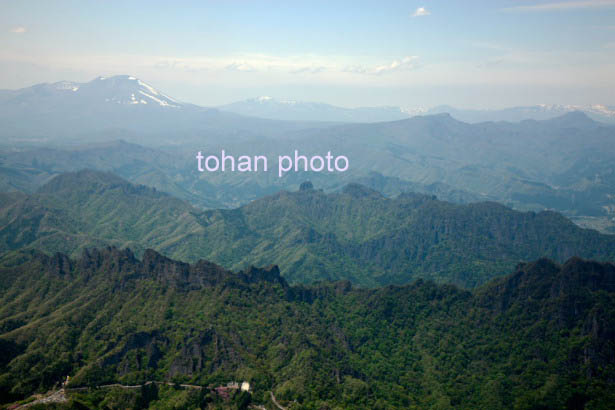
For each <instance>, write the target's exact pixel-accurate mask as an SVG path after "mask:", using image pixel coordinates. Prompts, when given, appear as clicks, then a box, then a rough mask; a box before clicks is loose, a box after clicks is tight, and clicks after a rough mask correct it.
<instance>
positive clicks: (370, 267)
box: [0, 171, 615, 287]
mask: <svg viewBox="0 0 615 410" xmlns="http://www.w3.org/2000/svg"><path fill="white" fill-rule="evenodd" d="M103 244H111V245H116V246H120V247H130V248H132V249H135V251H136V252H137V254H138V255H140V254H141V253H142V252H143V250H144V249H145V248H148V247H151V248H154V249H156V250H158V251H160V252H162V253H164V254H166V255H168V256H170V257H175V258H180V259H183V260H186V261H196V260H198V259H208V260H211V261H213V262H216V263H219V264H220V265H222V266H225V267H228V268H232V269H236V270H238V269H242V268H244V267H245V266H247V265H250V264H253V265H257V266H258V265H261V266H262V265H268V264H271V263H275V264H278V265H279V266H281V269H282V275H283V276H284V277H285V278H286V279H287V280H288V281H289V282H291V283H311V282H314V281H316V280H337V279H349V280H351V281H353V282H354V283H357V284H361V285H366V286H377V285H383V284H390V283H408V282H410V281H412V280H413V279H415V278H417V277H423V278H430V279H434V280H435V281H437V282H442V283H455V284H458V285H460V286H463V287H474V286H476V285H479V284H481V283H484V282H486V281H487V280H489V279H490V278H492V277H494V276H497V275H501V274H505V273H506V272H509V271H510V270H511V269H512V268H513V267H514V266H515V265H516V264H517V263H518V262H521V261H527V260H532V259H536V258H540V257H543V256H545V257H550V258H553V259H555V260H557V261H560V262H563V261H564V260H566V259H567V258H570V257H572V256H581V257H585V258H593V259H598V260H614V259H615V236H612V235H604V234H599V233H598V232H596V231H592V230H586V229H581V228H579V227H577V226H576V225H574V224H573V223H571V222H570V221H569V220H567V219H566V218H564V217H563V216H561V215H560V214H557V213H555V212H550V211H544V212H539V213H534V212H518V211H513V210H511V209H508V208H506V207H504V206H502V205H499V204H496V203H489V202H485V203H475V204H468V205H456V204H451V203H448V202H443V201H439V200H437V199H436V198H435V197H433V196H427V195H419V194H402V195H400V196H398V197H396V198H386V197H384V196H382V195H381V194H379V193H378V192H377V191H374V190H371V189H369V188H366V187H364V186H361V185H357V184H350V185H347V186H346V187H345V188H344V189H343V190H341V191H340V192H337V193H331V194H327V193H324V192H322V191H319V190H316V189H313V188H311V186H310V185H309V184H307V185H305V186H304V188H303V189H301V190H299V191H297V192H286V191H282V192H280V193H277V194H275V195H272V196H268V197H265V198H262V199H259V200H255V201H253V202H251V203H250V204H248V205H245V206H243V207H240V208H237V209H233V210H207V211H201V210H197V209H195V208H193V207H192V206H190V205H189V204H187V203H185V202H183V201H181V200H178V199H175V198H173V197H171V196H169V195H168V194H164V193H160V192H158V191H156V190H154V189H152V188H147V187H144V186H135V185H132V184H130V183H128V182H126V181H124V180H122V179H121V178H119V177H116V176H114V175H111V174H106V173H99V172H95V171H81V172H77V173H68V174H64V175H61V176H59V177H56V178H55V179H53V180H52V181H50V182H49V183H48V184H46V185H45V186H43V187H42V188H41V189H40V190H39V191H38V193H36V194H34V195H30V196H26V195H22V194H1V195H0V250H1V251H2V252H7V251H10V250H15V249H19V248H21V247H27V248H36V249H41V250H43V251H47V252H56V251H60V252H66V253H70V254H73V255H78V254H79V253H80V251H81V250H82V249H84V248H85V247H92V246H100V245H103Z"/></svg>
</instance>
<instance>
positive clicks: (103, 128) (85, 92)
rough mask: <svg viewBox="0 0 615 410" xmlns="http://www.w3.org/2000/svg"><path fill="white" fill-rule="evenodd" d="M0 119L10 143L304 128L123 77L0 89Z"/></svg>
mask: <svg viewBox="0 0 615 410" xmlns="http://www.w3.org/2000/svg"><path fill="white" fill-rule="evenodd" d="M0 122H1V123H2V127H1V128H0V136H2V137H5V138H13V139H15V141H20V140H23V139H27V140H32V141H40V140H43V141H44V140H46V139H51V140H58V139H60V140H62V141H63V142H66V141H70V140H83V139H86V140H88V141H92V140H101V139H103V140H108V135H115V136H116V137H125V138H127V139H132V140H135V139H138V140H139V141H141V142H148V143H157V144H174V143H177V142H178V138H179V139H180V140H181V141H184V142H185V141H188V140H191V139H192V140H199V141H200V142H204V141H208V140H211V139H213V138H226V139H241V138H246V137H249V136H253V137H254V136H261V135H280V134H282V133H284V132H288V131H289V130H293V129H297V128H301V127H304V128H305V127H307V126H308V125H306V124H300V123H291V122H280V121H271V120H263V119H258V118H248V117H243V116H240V115H237V114H233V113H229V112H222V111H219V110H217V109H214V108H204V107H199V106H197V105H194V104H188V103H183V102H179V101H177V100H175V99H174V98H172V97H169V96H168V95H166V94H164V93H162V92H161V91H158V90H156V89H155V88H154V87H152V86H150V85H149V84H147V83H145V82H143V81H141V80H139V79H137V78H135V77H132V76H128V75H120V76H114V77H109V78H105V77H98V78H96V79H94V80H92V81H90V82H88V83H75V82H67V81H62V82H58V83H53V84H38V85H35V86H32V87H28V88H22V89H19V90H0ZM316 126H318V125H317V124H310V125H309V127H316Z"/></svg>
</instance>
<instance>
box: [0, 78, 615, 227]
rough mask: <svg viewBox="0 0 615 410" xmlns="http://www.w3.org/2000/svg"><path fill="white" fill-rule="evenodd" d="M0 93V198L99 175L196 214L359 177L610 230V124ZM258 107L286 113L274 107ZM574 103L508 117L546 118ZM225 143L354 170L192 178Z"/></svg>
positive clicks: (81, 87) (118, 83)
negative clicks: (68, 177) (320, 114)
mask: <svg viewBox="0 0 615 410" xmlns="http://www.w3.org/2000/svg"><path fill="white" fill-rule="evenodd" d="M0 94H1V97H0V121H1V122H2V124H3V127H1V128H0V136H2V138H0V146H2V148H0V149H2V151H0V190H1V191H13V190H18V191H23V192H33V191H35V190H36V189H37V188H38V187H40V186H41V185H42V184H44V183H45V182H46V181H48V180H49V179H50V178H51V177H53V176H54V175H57V174H59V173H62V172H66V171H76V170H79V169H83V168H95V169H99V170H105V171H113V172H115V173H117V174H119V175H121V176H122V177H124V178H127V179H129V180H131V181H133V182H137V183H142V184H146V185H149V186H154V187H157V188H158V189H159V190H162V191H165V192H169V193H171V194H173V195H174V196H177V197H179V198H181V199H185V200H189V201H191V202H192V203H193V204H195V205H197V206H200V207H206V208H224V207H236V206H239V205H242V204H245V203H246V202H248V201H251V200H253V199H256V198H258V197H262V196H264V195H269V194H272V193H274V192H277V191H278V190H280V189H296V187H298V186H299V184H300V183H301V182H302V181H304V180H306V179H310V180H312V181H313V182H314V183H315V184H316V185H317V186H319V187H322V188H323V189H325V190H326V191H328V192H330V191H335V190H339V189H341V188H342V187H343V186H344V185H346V184H348V183H351V182H361V183H363V184H366V185H368V186H371V187H373V188H376V189H378V190H381V191H382V192H384V193H386V194H387V195H396V194H399V193H400V192H405V191H418V192H423V193H428V194H436V195H438V197H440V198H441V199H446V200H451V201H454V202H473V201H478V200H496V201H499V202H501V203H503V204H505V205H507V206H511V207H515V208H517V209H521V210H535V211H538V210H543V209H554V210H557V211H560V212H562V213H565V214H566V215H567V216H570V217H574V218H576V219H575V220H576V221H578V222H579V223H582V224H585V225H587V226H592V227H596V228H598V229H600V230H602V231H604V232H607V231H610V232H613V231H614V229H615V170H614V169H613V166H612V164H613V162H614V161H615V148H614V147H615V143H614V141H615V126H613V125H608V124H604V123H602V122H597V121H594V120H592V119H591V118H590V117H589V116H588V115H587V114H585V113H583V112H580V111H572V112H566V113H565V114H563V115H561V116H559V117H555V118H551V119H542V120H533V119H526V120H523V121H520V122H506V121H497V122H481V123H475V124H470V123H467V122H463V121H459V120H458V119H456V118H454V117H453V116H451V115H450V114H447V113H441V114H430V115H418V116H414V117H411V118H404V119H399V120H396V121H387V122H371V123H347V122H346V123H338V122H335V123H332V122H315V121H281V120H270V119H262V118H256V117H249V116H244V115H239V114H235V113H229V112H225V111H221V110H219V109H207V108H202V107H198V106H195V105H191V104H186V103H182V102H180V101H177V100H176V99H174V98H172V97H169V96H167V95H165V94H164V93H162V92H160V91H158V90H156V89H154V88H153V87H151V86H149V85H148V84H146V83H145V82H143V81H140V80H138V79H136V78H134V77H130V76H117V77H111V78H98V79H95V80H93V81H91V82H89V83H85V84H77V83H67V82H62V83H56V84H51V85H49V84H47V85H38V86H34V87H30V88H27V89H22V90H16V91H5V92H2V93H0ZM150 97H151V98H150ZM255 104H257V105H259V106H263V107H268V106H277V105H279V104H278V103H276V102H272V100H265V99H264V100H263V101H258V102H255ZM282 105H283V106H284V107H286V106H288V107H291V108H292V107H297V106H303V105H302V104H301V103H296V104H290V103H285V104H282ZM305 107H306V109H307V108H309V107H308V106H305ZM315 107H316V108H314V109H315V110H316V111H318V110H320V109H328V108H327V107H328V106H321V105H316V106H315ZM329 108H330V107H329ZM569 109H572V107H564V108H562V107H543V108H541V109H540V110H529V111H528V110H525V111H524V110H521V111H519V110H516V109H515V110H512V111H514V112H517V114H519V112H521V113H525V112H530V111H531V112H534V114H536V113H539V114H540V115H541V116H543V117H544V116H545V115H546V114H545V113H549V115H551V114H552V113H555V112H563V111H567V110H569ZM387 110H389V111H390V109H387ZM442 110H446V108H442ZM385 111H386V110H385ZM449 111H451V110H449ZM399 112H400V111H399V110H397V114H396V115H398V114H399ZM517 114H515V115H517ZM534 114H532V115H534ZM519 115H521V116H525V115H526V114H519ZM363 117H364V118H367V114H366V116H363ZM345 121H348V119H346V120H345ZM118 140H122V142H118ZM93 141H98V143H96V144H94V143H93ZM170 146H172V148H169V147H170ZM221 149H225V150H226V152H229V153H233V154H234V155H257V154H258V155H263V154H266V155H268V156H269V157H270V162H271V163H272V164H274V163H276V161H277V155H288V154H289V153H292V152H294V150H295V149H298V150H300V151H301V152H302V153H305V154H307V155H323V154H324V153H326V152H327V151H333V152H334V153H335V154H343V155H346V156H348V157H349V158H350V159H351V164H350V169H349V171H348V172H346V173H343V174H337V175H335V177H332V176H333V175H332V174H329V173H308V174H306V173H303V172H298V173H294V172H293V173H288V174H287V176H285V177H284V178H277V175H276V173H275V170H274V171H273V172H269V173H244V174H241V175H239V174H238V173H229V172H226V173H223V172H218V173H199V172H197V171H196V164H195V161H194V156H195V153H196V152H197V151H204V152H213V153H216V154H218V153H219V152H220V150H221Z"/></svg>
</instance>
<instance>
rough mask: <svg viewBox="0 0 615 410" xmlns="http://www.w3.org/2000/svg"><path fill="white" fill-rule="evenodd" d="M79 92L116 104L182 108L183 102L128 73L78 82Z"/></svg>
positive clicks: (77, 91)
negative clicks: (82, 82)
mask: <svg viewBox="0 0 615 410" xmlns="http://www.w3.org/2000/svg"><path fill="white" fill-rule="evenodd" d="M75 92H76V93H77V94H82V95H83V96H88V97H90V98H98V99H99V101H104V102H107V103H115V104H144V105H145V104H152V105H159V106H161V107H172V108H180V107H181V106H182V104H181V103H179V102H178V101H176V100H175V99H173V98H171V97H169V96H168V95H166V94H163V93H162V92H160V91H158V90H156V89H155V88H154V87H152V86H151V85H149V84H147V83H145V82H143V81H141V80H139V79H138V78H136V77H132V76H128V75H117V76H113V77H108V78H106V77H98V78H96V79H94V80H93V81H90V82H89V83H85V84H78V85H77V90H75Z"/></svg>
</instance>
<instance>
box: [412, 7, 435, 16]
mask: <svg viewBox="0 0 615 410" xmlns="http://www.w3.org/2000/svg"><path fill="white" fill-rule="evenodd" d="M430 14H431V12H430V11H429V10H427V9H426V8H425V7H419V8H417V9H416V10H415V11H414V13H412V17H423V16H429V15H430Z"/></svg>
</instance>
